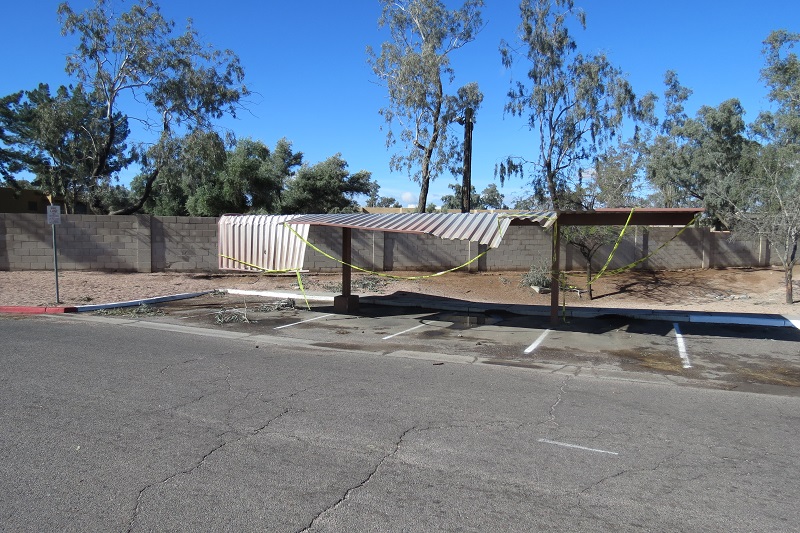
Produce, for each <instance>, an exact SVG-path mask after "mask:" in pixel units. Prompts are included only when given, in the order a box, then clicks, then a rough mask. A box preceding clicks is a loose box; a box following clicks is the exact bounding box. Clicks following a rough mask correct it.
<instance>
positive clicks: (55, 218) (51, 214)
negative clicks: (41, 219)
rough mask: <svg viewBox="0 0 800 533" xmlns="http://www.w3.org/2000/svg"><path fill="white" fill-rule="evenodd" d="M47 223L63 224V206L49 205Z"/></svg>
mask: <svg viewBox="0 0 800 533" xmlns="http://www.w3.org/2000/svg"><path fill="white" fill-rule="evenodd" d="M47 223H48V224H61V206H60V205H48V206H47Z"/></svg>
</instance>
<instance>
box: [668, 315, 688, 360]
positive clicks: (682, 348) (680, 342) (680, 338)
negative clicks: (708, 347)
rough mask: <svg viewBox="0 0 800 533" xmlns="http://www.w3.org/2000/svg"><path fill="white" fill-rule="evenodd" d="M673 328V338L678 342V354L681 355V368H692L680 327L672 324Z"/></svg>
mask: <svg viewBox="0 0 800 533" xmlns="http://www.w3.org/2000/svg"><path fill="white" fill-rule="evenodd" d="M672 327H673V328H675V338H676V339H677V340H678V353H679V354H681V361H683V368H692V363H691V361H689V354H688V353H687V352H686V343H685V342H683V335H682V334H681V327H680V326H679V325H678V323H677V322H673V323H672Z"/></svg>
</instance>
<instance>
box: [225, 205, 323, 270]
mask: <svg viewBox="0 0 800 533" xmlns="http://www.w3.org/2000/svg"><path fill="white" fill-rule="evenodd" d="M297 216H298V215H280V216H277V215H223V216H222V217H220V219H219V222H218V223H217V228H218V237H219V268H220V269H223V270H242V271H247V272H259V271H262V270H272V271H286V270H300V269H302V268H303V260H304V259H305V253H306V243H305V241H303V240H302V239H300V238H298V237H297V235H295V234H294V233H293V232H292V231H291V230H290V229H288V228H287V227H286V226H284V222H288V221H290V220H292V219H294V218H296V217H297ZM294 229H295V231H297V232H298V233H299V234H300V235H302V237H303V239H307V238H308V230H309V226H308V225H299V226H295V227H294ZM223 256H225V257H223ZM251 265H252V266H251Z"/></svg>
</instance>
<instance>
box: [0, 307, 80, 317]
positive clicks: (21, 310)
mask: <svg viewBox="0 0 800 533" xmlns="http://www.w3.org/2000/svg"><path fill="white" fill-rule="evenodd" d="M75 311H77V309H76V308H75V307H43V306H28V305H5V306H0V313H16V314H24V315H44V314H48V315H54V314H59V313H74V312H75Z"/></svg>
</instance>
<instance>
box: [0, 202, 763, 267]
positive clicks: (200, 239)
mask: <svg viewBox="0 0 800 533" xmlns="http://www.w3.org/2000/svg"><path fill="white" fill-rule="evenodd" d="M61 220H62V224H60V225H58V226H57V229H56V233H57V239H58V248H59V259H58V261H59V268H61V269H64V270H101V271H102V270H107V271H115V270H116V271H136V272H163V271H184V272H185V271H188V272H216V271H217V265H218V258H217V253H218V252H217V239H218V237H217V219H215V218H203V217H154V216H149V215H133V216H98V215H62V217H61ZM679 230H680V228H669V227H651V228H643V227H633V228H629V229H628V230H627V232H626V235H625V238H624V240H623V241H622V243H621V244H620V246H619V248H618V249H617V251H616V252H615V254H614V258H613V260H612V263H611V265H610V267H609V268H611V269H614V268H618V267H622V266H625V265H628V264H630V263H632V262H633V261H635V260H638V259H640V258H642V257H644V256H645V255H646V254H648V253H650V251H652V250H655V249H657V248H658V247H659V246H660V245H661V244H662V243H664V242H666V241H668V240H669V239H671V238H672V237H673V236H674V235H675V234H676V233H677V232H678V231H679ZM352 238H353V240H352V251H353V264H354V265H356V266H359V267H362V268H365V269H368V270H376V271H380V270H385V271H391V270H395V271H403V270H406V271H408V270H421V271H440V270H445V269H448V268H453V267H456V266H459V265H462V264H464V263H466V262H467V261H468V260H470V259H471V258H473V257H475V256H476V255H478V254H479V253H481V252H483V251H484V250H485V247H484V246H478V245H477V244H475V243H469V242H467V241H450V240H443V239H439V238H436V237H431V236H428V235H409V234H402V233H392V232H371V231H358V230H354V231H353V237H352ZM551 239H552V234H551V233H550V231H549V230H548V231H546V230H543V229H541V228H540V227H538V226H512V227H509V229H508V231H507V232H506V234H505V236H504V238H503V242H502V244H501V246H500V247H499V248H497V249H494V250H490V251H489V252H488V254H487V255H485V256H483V257H481V258H480V259H479V260H478V261H475V262H473V263H472V264H470V265H469V267H467V270H471V271H476V270H481V271H487V270H488V271H492V270H494V271H497V270H518V271H527V270H528V269H529V268H530V266H531V265H532V264H534V262H536V261H541V260H542V259H544V260H545V261H549V258H550V243H551ZM309 241H310V242H311V243H313V244H314V245H316V246H317V247H319V248H320V249H321V250H323V251H325V252H326V253H328V254H330V255H331V256H333V257H335V258H341V254H342V229H341V228H332V227H326V226H314V227H312V228H311V229H310V232H309ZM52 246H53V244H52V230H51V226H50V225H49V224H47V219H46V216H45V215H43V214H35V213H30V214H29V213H0V270H50V269H52V268H53V248H52ZM611 248H612V245H608V246H607V247H604V248H603V249H601V250H600V251H599V252H598V253H597V254H596V255H595V259H594V263H595V264H593V270H595V271H596V270H598V269H599V268H600V267H601V266H602V265H603V263H604V262H605V261H606V259H607V257H608V254H609V252H610V250H611ZM560 253H561V264H562V268H564V269H565V270H583V269H585V260H584V258H583V257H582V256H581V255H580V253H579V252H578V251H577V250H576V249H574V247H572V246H570V245H568V244H566V243H564V242H563V241H562V247H561V251H560ZM778 259H779V258H778V254H776V253H774V252H772V251H771V250H770V248H769V246H768V245H767V242H766V241H765V240H763V239H762V240H761V241H755V242H747V241H732V240H730V236H729V234H727V233H722V232H711V231H709V230H708V229H707V228H689V229H687V230H686V231H685V232H683V234H681V236H680V237H678V238H676V239H675V240H673V241H672V242H671V243H670V244H669V245H668V246H667V247H666V248H664V249H663V250H661V251H660V252H658V253H657V254H655V255H654V256H653V257H651V258H649V259H648V260H647V261H645V262H644V263H642V264H641V265H640V266H639V267H638V268H642V269H652V270H660V269H681V268H724V267H746V266H767V265H777V264H779V261H778ZM305 268H306V269H308V270H310V271H312V272H338V271H340V270H341V265H340V264H339V262H338V261H336V260H333V259H330V258H327V257H325V256H324V255H323V254H321V253H319V252H316V251H315V250H313V249H311V248H308V250H307V251H306V260H305Z"/></svg>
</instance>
